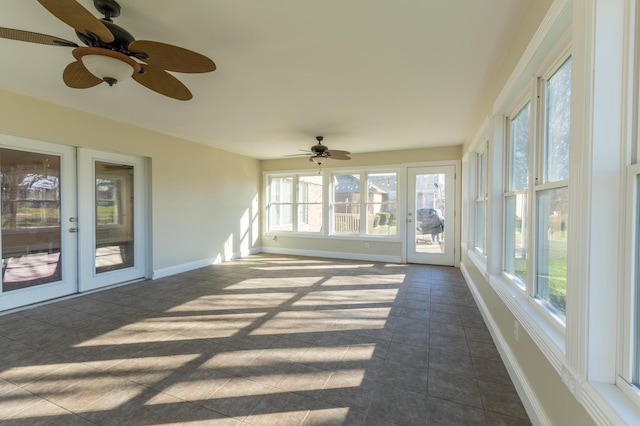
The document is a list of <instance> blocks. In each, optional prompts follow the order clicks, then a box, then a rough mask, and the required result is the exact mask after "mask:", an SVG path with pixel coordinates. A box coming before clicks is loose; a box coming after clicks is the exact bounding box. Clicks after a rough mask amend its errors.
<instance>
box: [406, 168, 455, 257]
mask: <svg viewBox="0 0 640 426" xmlns="http://www.w3.org/2000/svg"><path fill="white" fill-rule="evenodd" d="M407 179H408V182H407V262H409V263H425V264H432V265H448V266H453V265H454V263H455V258H454V247H455V235H454V232H455V226H454V218H455V216H454V212H455V209H454V207H455V166H453V165H446V166H425V167H409V168H408V169H407Z"/></svg>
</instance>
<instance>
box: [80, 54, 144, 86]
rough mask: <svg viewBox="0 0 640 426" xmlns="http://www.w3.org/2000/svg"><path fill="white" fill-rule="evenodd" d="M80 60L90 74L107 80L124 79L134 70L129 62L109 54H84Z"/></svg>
mask: <svg viewBox="0 0 640 426" xmlns="http://www.w3.org/2000/svg"><path fill="white" fill-rule="evenodd" d="M81 60H82V64H83V65H84V66H85V68H86V69H87V70H88V71H89V72H90V73H91V74H93V75H95V76H96V77H98V78H99V79H100V80H104V81H107V82H109V81H111V82H113V81H116V82H118V81H124V80H126V79H128V78H130V77H131V75H132V74H133V71H134V69H133V67H132V66H131V64H129V63H127V62H124V61H121V60H120V59H117V58H112V57H110V56H104V55H84V56H82V59H81ZM110 85H112V84H111V83H110Z"/></svg>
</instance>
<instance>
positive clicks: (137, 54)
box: [0, 0, 216, 101]
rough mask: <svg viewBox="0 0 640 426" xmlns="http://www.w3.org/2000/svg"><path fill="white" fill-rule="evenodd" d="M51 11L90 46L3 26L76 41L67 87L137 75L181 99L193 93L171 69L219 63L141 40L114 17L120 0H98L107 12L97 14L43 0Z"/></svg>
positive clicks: (21, 36)
mask: <svg viewBox="0 0 640 426" xmlns="http://www.w3.org/2000/svg"><path fill="white" fill-rule="evenodd" d="M38 2H39V3H40V4H41V5H42V6H44V8H45V9H47V10H48V11H49V12H50V13H51V14H53V15H54V16H55V17H56V18H58V19H60V20H61V21H62V22H64V23H65V24H67V25H69V26H71V27H72V28H73V29H75V31H76V35H77V36H78V38H79V39H80V41H81V42H82V43H84V44H85V45H86V47H82V46H79V45H78V44H76V43H74V42H72V41H69V40H64V39H62V38H59V37H55V36H51V35H47V34H40V33H34V32H30V31H23V30H17V29H13V28H3V27H0V38H6V39H11V40H17V41H26V42H30V43H39V44H45V45H50V46H63V47H72V48H74V49H73V52H72V53H73V57H74V58H75V59H76V60H75V61H74V62H72V63H70V64H69V65H68V66H67V67H66V68H65V70H64V72H63V73H62V79H63V81H64V83H65V84H66V85H67V86H68V87H72V88H75V89H88V88H90V87H94V86H96V85H98V84H100V83H103V82H105V83H107V84H108V85H109V86H113V85H114V84H116V83H117V82H118V81H121V80H123V79H126V78H129V77H132V78H133V79H134V80H135V81H137V82H138V83H140V84H142V85H143V86H145V87H146V88H148V89H151V90H153V91H154V92H157V93H160V94H162V95H165V96H168V97H170V98H173V99H178V100H182V101H186V100H189V99H191V98H192V97H193V95H192V94H191V92H190V91H189V89H188V88H187V87H186V86H185V85H184V84H183V83H182V82H180V80H178V79H177V78H175V77H174V76H173V75H171V74H170V73H168V72H167V71H175V72H183V73H204V72H211V71H215V69H216V65H215V63H214V62H213V61H212V60H211V59H209V58H207V57H206V56H203V55H201V54H199V53H196V52H193V51H191V50H188V49H184V48H182V47H178V46H173V45H170V44H165V43H161V42H157V41H149V40H136V39H135V38H134V37H133V36H132V35H131V34H129V33H128V32H127V31H126V30H124V29H123V28H121V27H119V26H118V25H116V24H114V23H113V21H112V19H111V18H115V17H118V16H120V5H119V4H118V3H117V2H116V1H115V0H94V1H93V3H94V5H95V7H96V9H97V10H98V11H99V12H100V13H101V14H103V15H104V18H101V19H98V18H96V17H95V16H93V14H91V12H89V11H88V10H87V9H85V8H84V7H83V6H82V5H81V4H79V3H78V2H77V1H76V0H38Z"/></svg>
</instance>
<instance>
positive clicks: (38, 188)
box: [0, 149, 62, 292]
mask: <svg viewBox="0 0 640 426" xmlns="http://www.w3.org/2000/svg"><path fill="white" fill-rule="evenodd" d="M0 179H1V185H2V196H1V198H2V200H1V202H2V205H1V206H0V209H1V211H2V291H3V292H7V291H12V290H17V289H21V288H26V287H32V286H37V285H41V284H46V283H52V282H56V281H60V280H61V279H62V263H61V260H62V259H61V251H60V249H61V245H60V240H61V234H60V157H59V156H56V155H49V154H39V153H32V152H23V151H17V150H11V149H0Z"/></svg>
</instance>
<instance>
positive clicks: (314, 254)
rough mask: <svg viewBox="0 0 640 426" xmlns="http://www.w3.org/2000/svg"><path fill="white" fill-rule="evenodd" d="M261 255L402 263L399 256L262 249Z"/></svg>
mask: <svg viewBox="0 0 640 426" xmlns="http://www.w3.org/2000/svg"><path fill="white" fill-rule="evenodd" d="M262 252H263V253H272V254H287V255H291V256H309V257H326V258H329V259H348V260H363V261H365V262H387V263H402V257H401V256H386V255H379V254H367V253H346V252H344V253H343V252H339V251H321V250H300V249H287V248H274V247H263V248H262Z"/></svg>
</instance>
